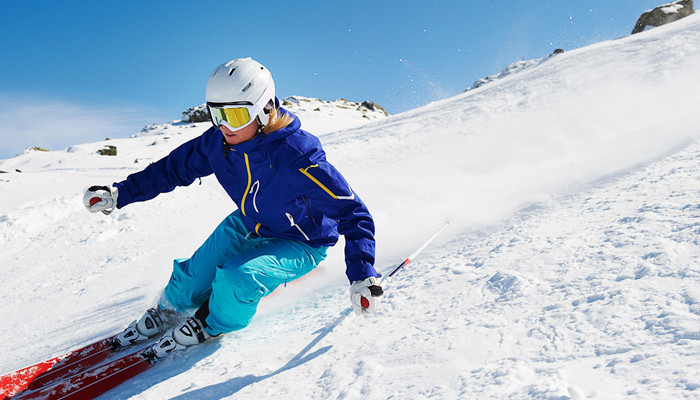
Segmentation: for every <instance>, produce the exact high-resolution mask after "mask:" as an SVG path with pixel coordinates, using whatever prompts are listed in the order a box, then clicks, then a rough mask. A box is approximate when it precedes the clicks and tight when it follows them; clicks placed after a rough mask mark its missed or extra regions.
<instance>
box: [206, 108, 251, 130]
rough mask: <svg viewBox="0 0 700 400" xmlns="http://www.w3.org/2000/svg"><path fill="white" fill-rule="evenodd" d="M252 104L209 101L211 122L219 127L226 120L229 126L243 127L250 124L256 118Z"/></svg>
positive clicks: (234, 127)
mask: <svg viewBox="0 0 700 400" xmlns="http://www.w3.org/2000/svg"><path fill="white" fill-rule="evenodd" d="M252 107H253V106H252V105H248V104H245V105H243V104H212V103H207V108H209V115H211V122H212V123H213V124H214V126H216V127H217V128H218V127H219V126H220V125H221V124H222V123H223V122H225V123H226V125H227V127H228V128H233V129H237V128H241V127H244V126H246V125H248V124H249V123H250V122H251V121H252V120H253V118H254V115H257V113H255V114H253V117H251V112H250V111H251V108H252Z"/></svg>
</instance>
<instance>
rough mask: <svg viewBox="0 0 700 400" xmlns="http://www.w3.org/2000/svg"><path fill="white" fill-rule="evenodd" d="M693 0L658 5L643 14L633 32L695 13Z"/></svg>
mask: <svg viewBox="0 0 700 400" xmlns="http://www.w3.org/2000/svg"><path fill="white" fill-rule="evenodd" d="M694 12H695V10H694V9H693V0H679V1H674V2H673V3H669V4H664V5H662V6H658V7H656V8H655V9H653V10H649V11H646V12H645V13H644V14H642V15H641V16H640V17H639V19H638V20H637V23H636V24H635V25H634V29H633V30H632V34H633V35H634V34H635V33H639V32H642V31H644V30H645V29H646V28H647V27H649V26H651V27H656V26H661V25H664V24H668V23H669V22H673V21H678V20H679V19H681V18H685V17H687V16H688V15H690V14H692V13H694Z"/></svg>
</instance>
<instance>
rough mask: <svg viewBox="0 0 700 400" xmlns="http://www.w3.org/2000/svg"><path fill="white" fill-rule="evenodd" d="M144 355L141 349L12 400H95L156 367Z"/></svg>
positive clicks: (21, 394) (25, 392)
mask: <svg viewBox="0 0 700 400" xmlns="http://www.w3.org/2000/svg"><path fill="white" fill-rule="evenodd" d="M144 351H145V350H144V349H141V350H138V351H136V352H133V353H131V354H127V355H125V356H123V357H120V358H118V359H116V360H114V361H111V362H108V363H106V364H104V365H99V366H97V367H94V368H92V369H89V370H87V371H83V372H80V373H77V374H75V375H73V376H70V377H68V378H66V379H64V380H61V381H58V382H55V383H53V384H49V385H48V386H44V387H41V388H39V389H37V390H28V391H24V392H22V393H19V394H18V395H17V396H16V397H12V400H20V399H21V400H28V399H42V400H58V399H92V398H95V397H97V396H99V395H101V394H103V393H105V392H107V391H108V390H110V389H113V388H115V387H116V386H118V385H120V384H121V383H123V382H125V381H127V380H128V379H131V378H133V377H134V376H136V375H138V374H140V373H141V372H143V371H145V370H147V369H148V368H150V367H151V366H152V365H154V364H153V362H154V361H153V360H154V359H152V358H151V357H147V356H144V355H142V353H143V352H144Z"/></svg>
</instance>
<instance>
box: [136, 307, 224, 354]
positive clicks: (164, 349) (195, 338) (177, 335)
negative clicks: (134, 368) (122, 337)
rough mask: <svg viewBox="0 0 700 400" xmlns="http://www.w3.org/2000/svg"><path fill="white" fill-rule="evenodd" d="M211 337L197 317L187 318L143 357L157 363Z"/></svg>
mask: <svg viewBox="0 0 700 400" xmlns="http://www.w3.org/2000/svg"><path fill="white" fill-rule="evenodd" d="M210 337H211V335H209V334H208V333H207V331H206V330H204V325H203V324H202V323H201V322H200V321H199V320H198V319H197V318H195V317H189V318H187V319H186V320H185V321H184V322H183V323H181V324H180V325H178V326H177V327H175V328H171V329H170V330H168V332H166V333H165V335H163V337H162V338H161V339H160V340H159V341H158V342H157V343H156V344H154V345H153V346H151V347H149V348H148V349H147V350H146V351H144V352H143V353H142V355H143V356H144V357H145V358H146V359H148V360H149V361H150V362H152V363H153V362H156V361H158V360H159V359H161V358H163V357H165V356H167V355H168V354H170V353H172V352H173V351H176V350H183V349H185V348H187V347H190V346H193V345H196V344H200V343H204V342H205V341H206V340H207V339H209V338H210Z"/></svg>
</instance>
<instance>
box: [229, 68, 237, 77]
mask: <svg viewBox="0 0 700 400" xmlns="http://www.w3.org/2000/svg"><path fill="white" fill-rule="evenodd" d="M235 70H236V68H231V70H230V71H228V76H231V75H233V71H235Z"/></svg>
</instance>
